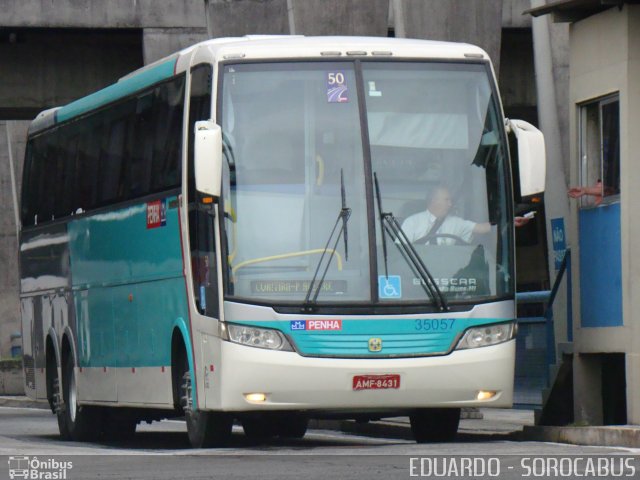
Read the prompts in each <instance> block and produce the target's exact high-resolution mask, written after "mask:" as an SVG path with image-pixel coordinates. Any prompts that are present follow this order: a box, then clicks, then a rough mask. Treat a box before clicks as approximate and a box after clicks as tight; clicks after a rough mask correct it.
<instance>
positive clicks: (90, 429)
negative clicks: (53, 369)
mask: <svg viewBox="0 0 640 480" xmlns="http://www.w3.org/2000/svg"><path fill="white" fill-rule="evenodd" d="M53 382H54V387H53V389H54V398H56V397H58V398H59V394H58V393H57V391H58V390H59V387H60V382H59V381H58V378H57V375H56V378H54V380H53ZM56 415H57V417H58V428H59V430H60V436H61V437H62V438H63V439H65V440H76V441H86V440H93V439H95V438H96V437H97V436H98V435H99V433H100V430H101V428H100V427H101V423H102V421H101V415H100V409H99V408H96V407H89V406H83V405H79V404H78V387H77V383H76V374H75V368H74V364H73V357H72V356H71V355H67V358H66V359H65V361H64V365H63V368H62V402H57V405H56Z"/></svg>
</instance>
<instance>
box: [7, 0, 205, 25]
mask: <svg viewBox="0 0 640 480" xmlns="http://www.w3.org/2000/svg"><path fill="white" fill-rule="evenodd" d="M203 2H204V0H0V12H2V17H1V18H0V25H1V26H3V27H37V28H177V27H182V28H184V27H194V28H204V27H206V23H205V17H204V3H203Z"/></svg>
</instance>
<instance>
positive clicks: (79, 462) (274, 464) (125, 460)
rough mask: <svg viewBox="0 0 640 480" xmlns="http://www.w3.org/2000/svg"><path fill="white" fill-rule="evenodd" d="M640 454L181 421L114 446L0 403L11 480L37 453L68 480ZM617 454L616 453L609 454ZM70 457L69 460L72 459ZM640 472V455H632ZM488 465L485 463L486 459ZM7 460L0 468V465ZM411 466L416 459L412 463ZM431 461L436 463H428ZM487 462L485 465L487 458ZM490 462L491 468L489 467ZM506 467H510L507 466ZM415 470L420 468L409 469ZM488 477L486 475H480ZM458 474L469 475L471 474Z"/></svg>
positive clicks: (487, 439) (340, 473)
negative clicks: (192, 432)
mask: <svg viewBox="0 0 640 480" xmlns="http://www.w3.org/2000/svg"><path fill="white" fill-rule="evenodd" d="M589 454H591V455H608V456H611V458H622V457H621V456H625V457H626V456H629V455H640V450H629V449H620V448H618V449H615V448H605V447H576V446H570V445H559V444H548V443H537V442H516V441H509V440H508V439H505V438H504V437H501V436H497V435H495V434H486V433H482V431H479V433H478V434H469V433H465V434H463V435H461V436H460V438H459V439H458V441H457V442H455V443H451V444H431V445H417V444H415V443H413V442H410V441H407V440H399V439H380V438H367V437H363V436H356V435H349V434H344V433H340V432H333V431H327V430H310V431H309V432H308V434H307V436H306V437H305V438H304V439H302V440H288V441H280V440H274V441H272V442H271V443H268V444H265V445H259V446H256V445H251V444H249V443H248V442H247V441H246V439H245V438H244V435H243V434H242V430H241V429H240V428H239V427H234V435H233V440H232V442H231V445H230V446H229V447H227V448H221V449H201V450H198V449H191V448H189V446H188V443H187V438H186V433H185V425H184V423H183V422H179V421H164V422H157V423H154V424H152V425H143V426H139V427H138V432H137V433H136V435H135V437H134V439H133V440H131V441H129V442H127V443H123V444H119V445H114V444H107V443H74V442H63V441H61V440H60V439H59V438H58V435H57V424H56V421H55V417H54V416H53V415H52V414H51V413H49V412H47V411H44V410H34V409H23V408H0V456H5V457H0V479H4V478H8V467H6V465H7V463H6V459H7V457H6V456H9V455H10V456H18V455H20V456H29V457H30V458H33V457H34V456H37V457H38V459H39V461H44V460H47V459H56V460H58V461H63V460H69V461H73V462H74V468H73V469H72V470H69V471H67V475H66V478H67V479H69V480H74V479H85V478H99V479H111V478H114V479H115V478H118V479H121V478H136V479H137V478H140V479H147V478H148V479H160V478H163V479H164V478H172V479H173V478H188V479H199V478H203V479H204V478H207V479H212V478H216V479H217V478H234V479H239V478H261V479H276V478H284V479H293V478H296V479H297V478H304V479H305V480H307V479H312V478H322V479H335V480H338V479H343V478H372V477H380V478H410V473H411V472H410V465H411V464H410V458H409V457H428V458H435V457H434V456H436V455H462V456H465V457H468V456H474V455H489V456H494V457H495V456H500V458H501V460H500V467H501V474H500V477H499V478H521V475H520V473H518V474H516V473H515V472H514V471H511V469H513V466H518V462H521V458H519V457H516V456H508V455H528V456H533V455H574V456H575V455H589ZM614 455H615V456H616V457H613V456H614ZM71 456H72V457H71ZM635 461H636V462H637V464H638V467H639V468H638V472H637V474H638V475H640V460H639V459H638V457H636V459H635ZM485 462H486V461H485ZM3 464H4V465H3ZM415 465H416V464H414V466H415ZM433 465H435V464H433ZM485 467H486V468H489V467H488V466H487V465H486V463H485ZM494 467H495V465H494ZM510 467H511V469H510ZM413 473H418V474H419V473H420V470H419V469H418V470H414V471H413ZM510 475H511V476H510ZM485 476H486V475H485ZM460 478H473V477H470V476H466V477H460Z"/></svg>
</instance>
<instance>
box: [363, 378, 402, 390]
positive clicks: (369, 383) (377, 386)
mask: <svg viewBox="0 0 640 480" xmlns="http://www.w3.org/2000/svg"><path fill="white" fill-rule="evenodd" d="M387 388H400V375H397V374H388V375H355V376H354V377H353V389H354V390H383V389H387Z"/></svg>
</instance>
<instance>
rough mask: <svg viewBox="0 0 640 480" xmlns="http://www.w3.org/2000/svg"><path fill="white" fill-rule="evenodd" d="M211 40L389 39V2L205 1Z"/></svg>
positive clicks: (308, 0) (316, 0)
mask: <svg viewBox="0 0 640 480" xmlns="http://www.w3.org/2000/svg"><path fill="white" fill-rule="evenodd" d="M206 5H207V19H208V26H209V34H210V35H211V36H212V37H227V36H241V35H248V34H270V35H282V34H290V33H291V34H297V35H375V36H386V35H387V28H388V14H389V0H236V1H229V0H206Z"/></svg>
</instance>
